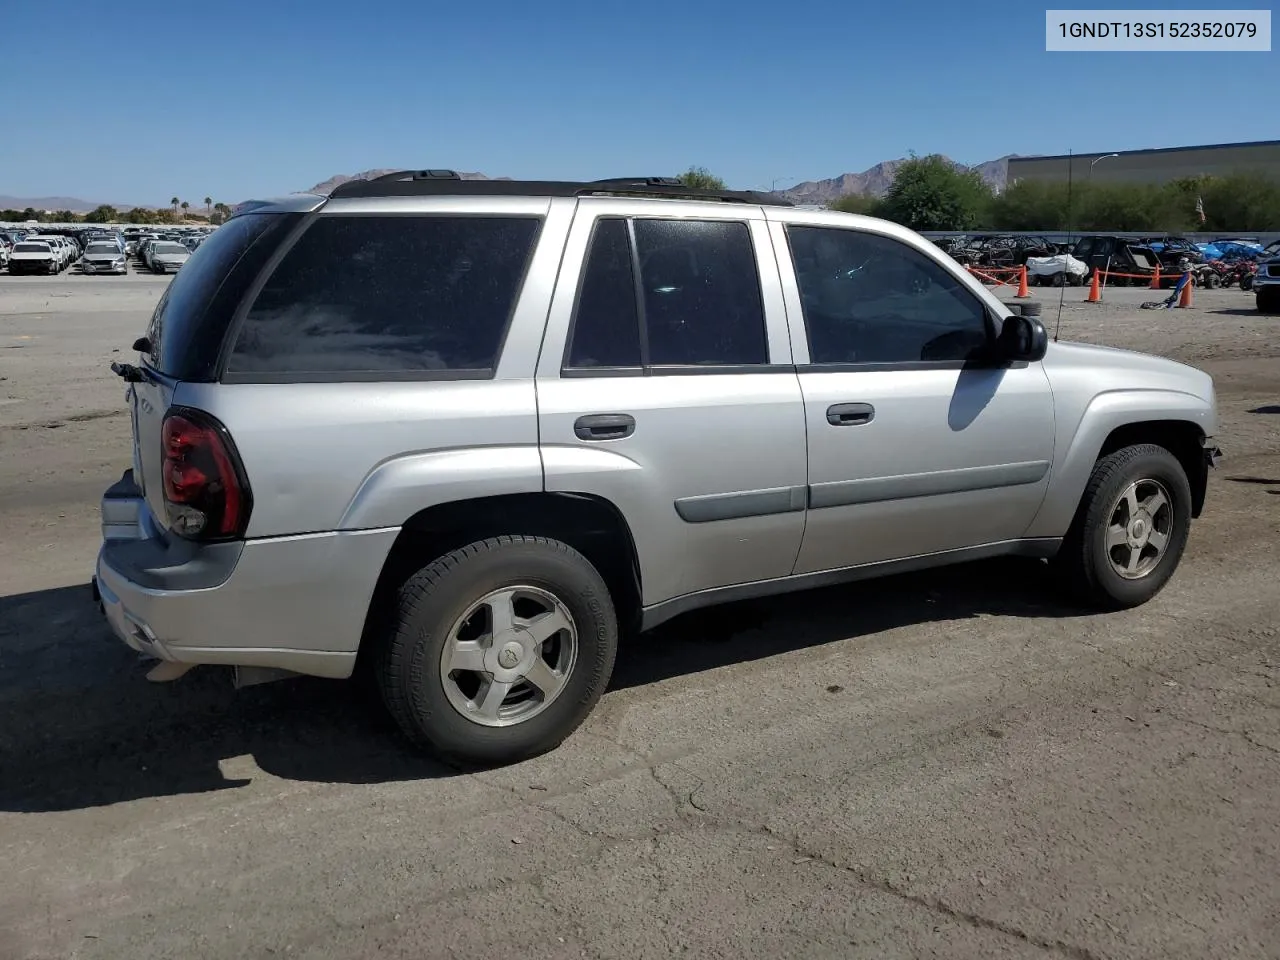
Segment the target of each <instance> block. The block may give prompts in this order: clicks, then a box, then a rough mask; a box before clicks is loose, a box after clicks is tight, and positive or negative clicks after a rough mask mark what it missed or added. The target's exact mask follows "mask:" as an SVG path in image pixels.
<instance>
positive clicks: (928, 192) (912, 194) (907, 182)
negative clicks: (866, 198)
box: [878, 154, 991, 230]
mask: <svg viewBox="0 0 1280 960" xmlns="http://www.w3.org/2000/svg"><path fill="white" fill-rule="evenodd" d="M990 204H991V189H990V188H989V187H988V186H987V185H986V183H985V182H983V179H982V177H981V175H980V174H978V173H977V171H974V170H960V169H958V168H957V167H956V166H955V165H954V164H952V163H951V162H950V161H949V160H947V159H946V158H945V157H943V156H941V155H939V154H930V155H929V156H927V157H917V156H914V155H912V156H911V158H910V159H908V160H904V161H903V162H902V164H901V165H900V166H899V167H898V169H897V171H896V172H895V173H894V177H893V184H892V186H890V187H889V192H888V193H887V194H886V195H885V198H884V201H883V202H882V203H881V204H880V205H879V208H878V210H879V215H880V216H882V217H886V218H887V219H889V220H894V221H896V222H898V223H901V224H903V225H904V226H908V227H910V228H912V229H913V230H972V229H974V228H976V227H977V226H978V225H979V224H980V223H981V222H982V221H983V220H984V219H986V217H987V216H988V208H989V207H990Z"/></svg>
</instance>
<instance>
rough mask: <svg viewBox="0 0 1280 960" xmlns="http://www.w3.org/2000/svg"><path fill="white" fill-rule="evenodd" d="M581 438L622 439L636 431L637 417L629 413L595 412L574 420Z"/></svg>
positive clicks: (575, 431)
mask: <svg viewBox="0 0 1280 960" xmlns="http://www.w3.org/2000/svg"><path fill="white" fill-rule="evenodd" d="M573 432H574V433H575V434H577V437H578V439H579V440H621V439H622V438H623V437H629V436H631V435H632V434H633V433H635V432H636V418H635V417H633V416H631V414H629V413H593V414H591V415H590V416H587V417H579V418H578V419H577V420H575V421H574V422H573Z"/></svg>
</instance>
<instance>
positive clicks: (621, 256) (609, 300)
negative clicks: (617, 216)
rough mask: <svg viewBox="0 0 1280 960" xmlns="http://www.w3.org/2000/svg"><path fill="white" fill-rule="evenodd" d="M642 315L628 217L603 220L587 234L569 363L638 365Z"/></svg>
mask: <svg viewBox="0 0 1280 960" xmlns="http://www.w3.org/2000/svg"><path fill="white" fill-rule="evenodd" d="M640 363H641V360H640V317H639V311H638V310H637V309H636V284H635V276H634V274H633V272H632V269H631V239H630V237H629V236H628V233H627V221H625V220H614V219H602V220H600V221H598V222H597V223H596V227H595V230H594V231H593V232H592V235H591V248H590V251H589V252H588V253H587V262H586V265H585V266H584V267H583V273H582V287H581V289H580V290H579V292H578V305H577V308H576V310H575V312H574V319H573V336H572V341H571V343H570V346H569V357H568V364H567V365H568V366H570V367H638V366H640Z"/></svg>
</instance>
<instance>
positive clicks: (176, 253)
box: [147, 240, 191, 273]
mask: <svg viewBox="0 0 1280 960" xmlns="http://www.w3.org/2000/svg"><path fill="white" fill-rule="evenodd" d="M189 259H191V251H190V250H188V249H187V248H186V247H184V246H183V245H182V244H180V243H175V242H173V241H172V240H157V241H156V242H155V243H153V244H151V246H150V248H149V249H148V257H147V266H149V267H150V268H151V269H152V271H153V272H155V273H177V272H178V270H180V269H181V268H182V265H183V264H184V263H186V262H187V261H188V260H189Z"/></svg>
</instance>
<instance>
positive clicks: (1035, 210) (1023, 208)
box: [987, 180, 1070, 230]
mask: <svg viewBox="0 0 1280 960" xmlns="http://www.w3.org/2000/svg"><path fill="white" fill-rule="evenodd" d="M987 225H988V226H991V227H993V228H995V229H997V230H1066V229H1067V228H1068V227H1069V226H1070V224H1069V223H1068V219H1067V185H1066V184H1065V183H1053V182H1048V181H1043V180H1021V181H1019V182H1017V183H1014V184H1012V185H1010V186H1008V187H1006V188H1005V191H1004V192H1003V193H1002V194H1000V195H999V196H998V197H993V198H992V200H991V208H990V216H989V217H988V220H987Z"/></svg>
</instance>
